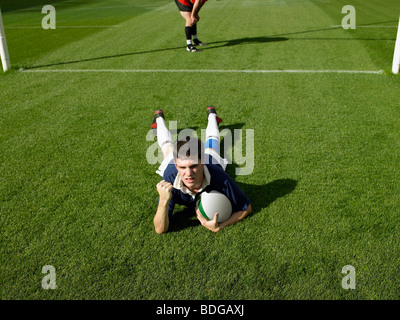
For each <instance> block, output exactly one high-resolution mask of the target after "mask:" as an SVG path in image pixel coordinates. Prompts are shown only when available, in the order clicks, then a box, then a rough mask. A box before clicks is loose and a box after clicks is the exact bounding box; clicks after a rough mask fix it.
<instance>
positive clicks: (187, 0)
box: [175, 0, 207, 52]
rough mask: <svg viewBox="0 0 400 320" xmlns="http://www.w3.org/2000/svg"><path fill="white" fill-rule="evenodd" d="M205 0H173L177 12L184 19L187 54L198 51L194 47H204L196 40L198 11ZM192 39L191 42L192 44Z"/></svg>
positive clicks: (203, 44)
mask: <svg viewBox="0 0 400 320" xmlns="http://www.w3.org/2000/svg"><path fill="white" fill-rule="evenodd" d="M206 1H207V0H175V3H176V5H177V6H178V9H179V12H180V13H181V15H182V17H183V18H184V19H185V22H186V23H185V34H186V45H187V47H186V50H187V51H188V52H197V51H199V50H198V49H197V48H196V47H195V46H205V45H207V44H205V43H202V42H201V41H200V40H199V39H198V38H197V22H199V20H200V17H199V11H200V9H201V8H202V7H203V5H204V3H205V2H206ZM192 37H193V42H192Z"/></svg>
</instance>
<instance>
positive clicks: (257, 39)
mask: <svg viewBox="0 0 400 320" xmlns="http://www.w3.org/2000/svg"><path fill="white" fill-rule="evenodd" d="M284 40H287V38H280V37H254V38H241V39H233V40H226V41H225V40H224V41H216V42H212V43H209V44H210V45H215V44H217V46H215V47H207V50H210V49H217V48H221V47H230V46H236V45H240V44H246V43H247V44H249V43H268V42H273V41H284ZM174 50H185V47H182V46H180V47H172V48H163V49H154V50H145V51H136V52H129V53H121V54H115V55H109V56H102V57H92V58H86V59H77V60H71V61H61V62H55V63H49V64H43V65H38V66H30V67H29V66H27V67H25V68H24V69H26V70H29V69H38V68H46V67H55V66H63V65H69V64H76V63H81V62H91V61H97V60H106V59H113V58H122V57H129V56H134V55H138V54H147V53H155V52H166V51H174Z"/></svg>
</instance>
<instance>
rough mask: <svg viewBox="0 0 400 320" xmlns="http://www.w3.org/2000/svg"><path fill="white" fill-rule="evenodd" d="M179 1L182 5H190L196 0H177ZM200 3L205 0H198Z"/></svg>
mask: <svg viewBox="0 0 400 320" xmlns="http://www.w3.org/2000/svg"><path fill="white" fill-rule="evenodd" d="M178 1H179V2H180V3H182V4H183V5H184V6H188V7H191V6H192V5H194V3H195V2H196V0H178ZM200 1H201V2H202V3H204V2H206V1H207V0H200Z"/></svg>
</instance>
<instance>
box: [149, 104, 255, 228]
mask: <svg viewBox="0 0 400 320" xmlns="http://www.w3.org/2000/svg"><path fill="white" fill-rule="evenodd" d="M207 117H208V125H207V129H206V143H205V145H203V143H202V142H201V141H200V140H199V139H197V138H194V137H186V138H185V139H184V140H178V141H177V142H176V143H175V144H173V143H172V137H171V133H170V132H169V130H168V128H167V127H166V125H165V119H164V112H163V111H162V110H157V111H156V112H155V114H154V120H153V123H152V125H151V127H152V128H153V129H157V141H158V144H159V146H160V148H161V150H162V152H163V155H164V160H163V162H162V163H161V165H160V167H159V168H158V170H157V173H159V174H160V175H161V176H162V181H161V182H159V183H158V184H157V191H158V194H159V200H158V207H157V212H156V214H155V216H154V220H153V221H154V227H155V230H156V232H157V233H159V234H161V233H165V232H167V231H168V228H169V222H170V219H171V216H172V214H173V210H174V207H175V204H179V205H185V206H187V207H189V208H193V210H195V211H196V214H197V218H198V219H199V221H200V223H201V225H202V226H204V227H205V228H207V229H209V230H211V231H213V232H218V231H219V230H221V229H223V228H224V227H226V226H229V225H232V224H234V223H236V222H238V221H241V220H243V219H244V218H245V217H246V216H248V215H249V214H250V213H251V211H252V209H251V204H250V200H249V199H248V198H247V197H246V195H245V194H244V193H243V191H242V190H240V188H239V187H238V186H237V184H236V183H235V182H234V181H233V179H232V178H231V177H230V176H229V175H228V174H227V173H226V172H225V169H226V165H227V161H226V160H225V159H223V158H221V157H220V155H219V139H220V135H219V129H218V124H219V123H220V122H221V121H222V120H221V119H220V118H219V117H218V116H217V114H216V111H215V108H214V107H208V108H207ZM201 159H203V163H202V161H201ZM207 190H216V191H219V192H221V193H223V194H224V195H226V196H227V197H228V198H229V200H230V201H231V204H232V215H231V216H230V217H229V218H228V219H227V220H226V221H224V222H221V223H218V222H217V219H218V214H216V215H215V216H214V219H213V220H207V219H205V218H204V217H203V216H202V215H201V213H200V212H199V210H198V209H197V208H196V202H197V200H198V198H199V195H200V194H201V192H203V191H207Z"/></svg>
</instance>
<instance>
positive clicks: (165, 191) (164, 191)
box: [157, 180, 173, 201]
mask: <svg viewBox="0 0 400 320" xmlns="http://www.w3.org/2000/svg"><path fill="white" fill-rule="evenodd" d="M172 188H173V186H172V184H170V183H169V182H167V181H164V180H162V181H160V182H159V183H157V191H158V194H159V195H160V201H169V200H171V197H172Z"/></svg>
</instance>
